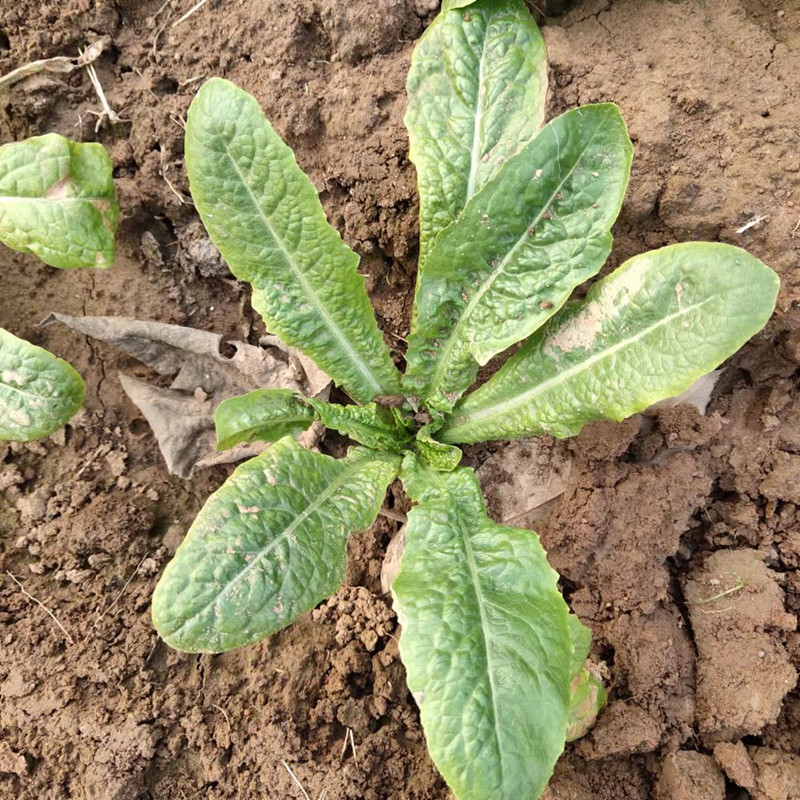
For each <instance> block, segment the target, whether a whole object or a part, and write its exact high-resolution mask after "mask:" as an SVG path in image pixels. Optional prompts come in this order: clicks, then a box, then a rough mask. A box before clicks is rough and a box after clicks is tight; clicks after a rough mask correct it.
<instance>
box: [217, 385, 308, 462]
mask: <svg viewBox="0 0 800 800" xmlns="http://www.w3.org/2000/svg"><path fill="white" fill-rule="evenodd" d="M315 419H317V415H316V413H315V412H314V409H313V408H311V407H310V406H308V405H307V404H306V403H305V402H304V400H303V398H301V397H298V396H297V395H296V394H295V392H293V391H292V390H291V389H256V390H255V391H253V392H248V393H247V394H243V395H241V396H240V397H232V398H230V399H229V400H223V401H222V402H221V403H220V404H219V406H217V410H216V412H214V425H215V426H216V429H217V450H227V449H228V448H229V447H233V446H234V445H236V444H240V443H241V442H252V441H261V442H277V441H278V439H282V438H283V437H284V436H294V435H295V434H298V433H302V432H303V431H305V430H307V429H308V428H310V427H311V424H312V423H313V422H314V420H315Z"/></svg>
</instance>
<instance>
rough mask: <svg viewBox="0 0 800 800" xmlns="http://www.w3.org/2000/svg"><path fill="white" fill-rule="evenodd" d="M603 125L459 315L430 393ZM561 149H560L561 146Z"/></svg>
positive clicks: (437, 368) (438, 365) (436, 371)
mask: <svg viewBox="0 0 800 800" xmlns="http://www.w3.org/2000/svg"><path fill="white" fill-rule="evenodd" d="M601 127H602V124H598V125H597V127H596V128H595V130H594V132H593V133H592V135H591V136H590V137H589V139H588V140H587V142H586V144H585V145H584V147H583V148H582V150H581V152H580V154H579V155H578V157H577V158H576V159H575V163H574V164H573V165H572V167H570V169H569V171H568V172H567V174H566V175H565V176H564V177H563V178H562V180H561V181H559V183H558V185H557V186H556V188H555V189H554V190H553V191H552V193H551V194H550V197H549V198H548V199H547V201H546V202H545V203H544V204H543V205H542V208H541V210H540V211H539V213H538V214H537V215H536V217H535V218H534V219H533V220H532V221H531V222H530V223H528V224H526V225H525V231H524V232H523V234H522V235H521V236H520V237H519V239H517V241H516V242H515V243H514V244H513V245H512V247H511V248H510V250H509V251H508V253H506V255H505V256H504V257H503V260H502V261H501V262H500V264H499V265H498V266H497V267H496V268H495V269H494V270H492V272H491V273H490V274H489V275H488V276H487V278H486V280H485V281H484V282H483V284H482V285H481V287H480V288H479V289H478V291H477V292H475V294H474V295H473V296H472V298H471V299H470V300H469V302H468V303H467V304H466V306H465V307H464V311H463V313H462V314H461V316H460V317H459V319H458V322H456V323H455V325H453V327H452V329H451V331H450V335H449V337H448V339H447V343H446V344H445V346H444V347H443V348H442V350H441V357H440V358H439V361H438V362H437V365H436V370H435V371H434V374H433V380H432V381H431V383H430V384H429V387H430V388H429V394H431V395H432V394H433V393H434V391H435V390H436V388H438V386H439V385H440V383H441V380H442V372H443V371H444V369H445V366H446V365H447V363H448V361H449V359H450V355H451V353H452V351H453V347H454V346H455V344H456V342H458V341H460V339H461V337H460V336H456V334H457V333H458V332H459V331H460V329H461V326H462V324H463V323H464V322H465V321H467V320H469V317H470V315H471V314H472V312H473V310H474V308H475V305H476V304H477V302H478V301H479V300H480V299H481V298H483V296H484V295H485V294H486V292H488V291H489V289H490V288H491V287H492V285H493V284H494V282H495V280H496V279H497V278H498V276H499V275H500V273H501V272H503V271H505V268H506V267H507V266H508V264H509V262H510V260H511V259H512V258H513V257H514V255H515V253H516V252H517V250H518V249H519V248H520V247H521V246H522V244H523V242H526V241H530V239H531V236H530V234H529V233H528V230H530V228H532V227H536V225H538V223H539V222H540V221H541V219H542V217H543V216H544V214H545V212H546V211H547V210H548V209H549V208H550V206H551V205H552V203H553V200H554V199H555V196H556V195H557V194H558V193H559V192H560V191H561V189H562V188H563V187H564V184H565V183H566V182H567V181H568V180H569V178H570V177H571V176H572V174H573V173H574V172H575V170H576V169H577V168H578V165H579V164H580V162H581V159H582V158H583V156H584V154H585V153H586V151H587V150H588V148H589V145H590V144H591V143H592V141H593V140H594V138H595V136H597V133H598V132H599V130H600V128H601ZM551 130H552V131H553V135H554V136H555V138H556V143H557V144H558V135H557V134H556V132H555V129H551ZM534 141H535V140H534ZM559 150H560V146H559ZM565 299H566V298H565ZM557 310H558V309H557V308H554V309H553V313H555V311H557Z"/></svg>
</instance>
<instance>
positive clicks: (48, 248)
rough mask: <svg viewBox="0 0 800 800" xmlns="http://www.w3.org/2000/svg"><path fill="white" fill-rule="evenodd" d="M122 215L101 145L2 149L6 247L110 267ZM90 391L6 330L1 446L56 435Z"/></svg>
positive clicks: (53, 260) (62, 263)
mask: <svg viewBox="0 0 800 800" xmlns="http://www.w3.org/2000/svg"><path fill="white" fill-rule="evenodd" d="M118 216H119V208H118V206H117V197H116V192H115V189H114V180H113V176H112V164H111V159H110V158H109V157H108V154H107V153H106V151H105V150H104V149H103V147H102V145H99V144H91V143H89V144H84V143H80V142H73V141H70V140H69V139H65V138H63V137H62V136H58V135H57V134H54V133H51V134H47V135H46V136H35V137H33V138H31V139H26V140H25V141H22V142H12V143H11V144H7V145H4V146H3V147H0V242H3V243H4V244H6V245H8V246H9V247H11V248H13V249H14V250H19V251H20V252H23V253H31V254H33V255H35V256H38V257H39V258H40V259H41V260H42V261H44V262H45V263H46V264H50V265H51V266H53V267H59V268H61V269H72V268H76V267H110V266H111V265H112V264H113V263H114V234H115V232H116V229H117V218H118ZM85 392H86V389H85V386H84V383H83V380H82V379H81V377H80V375H78V373H77V372H76V371H75V370H74V369H73V368H72V367H71V366H70V365H69V364H68V363H67V362H66V361H62V360H61V359H60V358H56V357H55V356H54V355H53V354H52V353H49V352H48V351H47V350H44V349H42V348H41V347H36V346H35V345H32V344H31V343H30V342H26V341H25V340H24V339H19V338H17V337H16V336H14V335H13V334H11V333H9V332H8V331H6V330H3V329H1V328H0V440H3V441H8V440H11V441H25V442H26V441H31V440H32V439H39V438H41V437H43V436H47V435H49V434H51V433H53V431H55V430H57V429H58V428H60V427H61V426H62V425H63V424H64V423H65V422H67V421H68V420H69V419H70V418H71V417H72V416H73V415H74V414H75V412H76V411H77V410H78V409H79V408H80V407H81V406H82V405H83V399H84V395H85Z"/></svg>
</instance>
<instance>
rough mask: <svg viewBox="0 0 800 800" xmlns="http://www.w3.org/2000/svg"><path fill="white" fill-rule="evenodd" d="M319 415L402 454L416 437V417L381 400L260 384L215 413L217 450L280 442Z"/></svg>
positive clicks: (375, 446) (332, 425) (375, 444)
mask: <svg viewBox="0 0 800 800" xmlns="http://www.w3.org/2000/svg"><path fill="white" fill-rule="evenodd" d="M315 420H321V421H322V423H323V425H325V427H326V428H333V430H336V431H339V433H343V434H344V435H345V436H349V437H350V438H351V439H354V440H355V441H357V442H359V443H360V444H363V445H365V446H366V447H370V448H372V449H373V450H388V451H389V452H397V453H399V452H400V451H401V450H402V449H403V448H404V447H405V445H406V444H408V442H410V441H411V438H412V431H411V430H410V429H409V424H410V425H412V426H413V422H412V421H410V420H407V419H405V418H403V417H402V416H397V415H395V414H394V413H392V411H390V410H389V409H388V408H384V407H383V406H379V405H378V404H377V403H368V404H367V405H365V406H354V405H351V406H341V405H337V404H335V403H326V402H324V401H322V400H318V399H316V398H313V397H303V396H301V395H298V394H297V393H296V392H293V391H292V390H291V389H256V390H255V391H253V392H248V393H247V394H245V395H242V396H241V397H234V398H232V399H230V400H224V401H223V402H222V403H220V405H219V407H218V408H217V411H216V413H215V414H214V422H215V424H216V428H217V449H219V450H225V449H227V448H228V447H233V446H234V445H235V444H239V443H240V442H247V441H253V440H259V441H265V442H276V441H277V440H278V439H282V438H283V437H284V436H289V435H292V436H293V435H295V434H298V433H302V432H303V431H304V430H307V429H308V428H309V427H310V426H311V424H312V423H313V422H314V421H315ZM440 446H441V447H449V445H440Z"/></svg>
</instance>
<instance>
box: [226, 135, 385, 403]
mask: <svg viewBox="0 0 800 800" xmlns="http://www.w3.org/2000/svg"><path fill="white" fill-rule="evenodd" d="M222 147H223V150H224V152H225V155H226V156H227V158H228V160H229V161H230V163H231V166H232V167H233V169H234V170H235V171H236V174H237V175H238V176H239V179H240V180H241V182H242V186H244V188H245V189H246V190H247V195H248V197H249V198H250V202H251V203H252V204H253V207H254V208H255V209H256V210H257V211H258V215H259V217H260V218H261V220H262V221H263V223H264V227H265V228H266V229H267V233H268V234H269V235H270V236H271V237H272V239H273V241H274V242H275V244H276V245H277V246H278V249H279V250H280V252H281V253H282V254H283V257H284V258H285V260H286V264H287V265H288V266H289V269H291V271H292V273H293V274H294V275H295V277H296V278H297V280H298V282H299V283H300V286H301V288H302V289H303V291H304V292H306V293H307V295H308V297H309V299H310V300H311V303H312V305H313V306H314V307H315V308H316V309H317V310H318V311H319V313H320V315H321V316H322V320H323V322H324V323H325V325H326V327H327V328H328V330H329V331H330V332H331V333H332V334H333V338H334V339H335V340H336V341H338V342H339V344H340V346H341V347H342V349H343V350H344V352H345V354H346V355H347V357H348V359H349V360H350V363H351V364H352V365H353V366H355V368H356V370H357V371H358V372H359V373H360V375H361V376H362V377H363V378H364V379H365V380H366V381H367V383H368V384H369V386H370V388H371V389H373V390H374V392H375V394H380V393H381V391H382V387H381V383H380V381H379V380H378V379H377V378H376V377H375V375H374V374H373V372H372V370H371V369H370V367H369V366H368V365H367V364H366V363H364V361H363V359H361V358H360V357H359V355H358V353H357V352H356V350H355V349H354V348H353V346H352V345H351V344H350V342H348V341H347V338H346V337H345V335H344V334H343V333H342V331H341V330H340V328H339V326H338V325H336V324H335V322H334V320H333V318H332V317H331V315H330V313H329V312H328V309H327V308H326V307H325V304H324V303H323V302H322V301H321V300H320V298H319V295H318V294H317V292H316V291H315V290H314V288H313V287H312V286H311V284H310V283H309V281H308V279H307V278H306V276H305V275H304V274H303V272H302V270H301V269H300V268H299V267H298V265H297V264H296V263H295V261H294V259H293V258H292V255H291V254H290V253H289V251H288V250H287V249H286V248H285V247H284V244H283V241H282V240H281V239H280V237H278V236H277V235H276V233H275V229H274V228H273V227H272V223H271V222H270V221H269V218H268V217H267V215H266V214H265V213H264V211H263V209H262V208H261V205H260V204H259V203H258V201H257V200H256V196H255V194H254V193H253V190H252V189H251V188H250V184H249V183H248V182H247V180H246V179H245V177H244V175H243V174H242V171H241V169H239V165H238V163H237V162H236V160H235V159H234V157H233V155H232V153H231V151H230V149H229V148H228V144H227V142H223V145H222Z"/></svg>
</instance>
